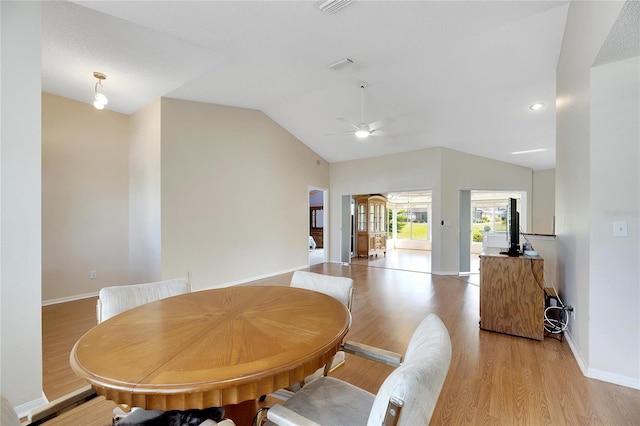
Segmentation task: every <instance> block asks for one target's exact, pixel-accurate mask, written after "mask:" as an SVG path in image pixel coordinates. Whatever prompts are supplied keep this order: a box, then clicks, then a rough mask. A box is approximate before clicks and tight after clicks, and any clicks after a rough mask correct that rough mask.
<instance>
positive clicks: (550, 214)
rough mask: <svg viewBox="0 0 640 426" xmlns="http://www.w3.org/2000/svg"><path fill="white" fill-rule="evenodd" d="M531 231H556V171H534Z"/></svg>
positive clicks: (545, 232)
mask: <svg viewBox="0 0 640 426" xmlns="http://www.w3.org/2000/svg"><path fill="white" fill-rule="evenodd" d="M531 212H532V214H531V228H530V229H531V231H530V232H531V233H534V234H549V235H552V234H553V233H554V229H553V228H554V220H555V215H556V171H555V169H551V170H536V171H534V172H533V194H532V196H531Z"/></svg>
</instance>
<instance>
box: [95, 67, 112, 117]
mask: <svg viewBox="0 0 640 426" xmlns="http://www.w3.org/2000/svg"><path fill="white" fill-rule="evenodd" d="M93 76H94V77H95V78H97V79H98V81H96V86H95V94H94V101H93V106H94V107H95V108H96V109H104V106H105V105H106V104H107V103H108V102H109V100H108V99H107V97H106V96H105V95H104V94H103V93H101V92H98V86H100V87H102V80H106V78H107V76H106V75H104V74H102V73H101V72H97V71H96V72H94V73H93Z"/></svg>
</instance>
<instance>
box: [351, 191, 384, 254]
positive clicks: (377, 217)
mask: <svg viewBox="0 0 640 426" xmlns="http://www.w3.org/2000/svg"><path fill="white" fill-rule="evenodd" d="M355 200H356V238H357V241H356V244H357V255H358V257H360V256H363V257H371V256H374V255H375V256H376V257H377V256H378V254H384V255H385V256H386V255H387V199H386V198H385V197H383V196H381V195H363V196H358V197H355Z"/></svg>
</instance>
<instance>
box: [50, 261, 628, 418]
mask: <svg viewBox="0 0 640 426" xmlns="http://www.w3.org/2000/svg"><path fill="white" fill-rule="evenodd" d="M378 263H380V262H378ZM309 270H311V271H313V272H319V273H325V274H329V275H342V276H349V277H352V278H353V279H354V281H355V289H354V301H353V310H352V312H353V324H352V327H351V329H350V331H349V334H348V335H347V339H348V340H355V341H358V342H362V343H366V344H369V345H373V346H378V347H381V348H384V349H388V350H392V351H396V352H400V353H404V352H405V349H406V346H407V343H408V341H409V339H410V337H411V334H412V333H413V330H414V329H415V327H416V326H417V325H418V323H419V322H420V321H421V320H422V318H424V317H425V316H426V315H427V314H428V313H431V312H435V313H436V314H438V315H439V316H440V317H441V318H442V320H443V322H444V323H445V324H446V326H447V328H448V330H449V333H450V335H451V341H452V348H453V356H452V360H451V367H450V369H449V374H448V376H447V379H446V381H445V384H444V387H443V390H442V393H441V394H440V398H439V400H438V405H437V406H436V409H435V412H434V414H433V418H432V420H431V424H432V425H467V424H477V425H494V424H495V425H515V424H529V425H639V424H640V391H637V390H633V389H629V388H625V387H621V386H616V385H612V384H609V383H605V382H601V381H597V380H593V379H587V378H585V377H584V376H583V375H582V373H581V371H580V369H579V367H578V365H577V363H576V361H575V359H574V357H573V355H572V353H571V351H570V349H569V346H568V344H567V343H566V342H561V341H558V340H556V339H553V338H546V339H545V340H544V341H542V342H539V341H535V340H528V339H524V338H520V337H512V336H507V335H503V334H498V333H493V332H489V331H483V330H480V329H479V327H478V321H479V315H478V306H479V289H478V286H477V285H474V284H470V283H469V281H473V279H474V278H469V277H457V276H436V275H431V274H428V273H421V272H411V271H403V270H393V269H386V268H384V267H380V266H379V265H378V264H376V267H369V266H367V264H366V263H363V262H359V263H358V264H353V265H351V266H342V265H338V264H327V263H325V264H319V265H313V266H311V267H310V268H309ZM290 278H291V274H284V275H280V276H277V277H272V278H267V279H263V280H258V281H255V282H253V283H251V284H254V285H256V284H257V285H288V283H289V281H290ZM94 307H95V299H87V300H83V301H78V302H70V303H65V304H60V305H54V306H47V307H44V308H43V322H44V324H43V330H44V336H43V351H44V353H43V357H44V366H45V368H44V371H45V378H44V391H45V394H46V395H47V397H48V398H49V399H54V398H56V397H58V396H61V395H63V394H64V393H66V392H68V391H69V389H73V388H74V386H76V387H80V386H82V385H84V383H83V382H82V381H80V380H78V379H76V378H75V376H74V375H73V372H71V370H70V368H69V367H68V356H69V351H70V350H71V347H72V346H73V343H75V341H76V340H77V339H78V338H79V337H80V336H81V335H82V333H84V331H86V330H88V329H89V328H91V327H92V326H93V325H95V323H96V320H95V310H94ZM390 371H391V368H390V367H386V366H382V365H379V364H376V363H373V362H371V361H367V360H363V359H360V358H357V357H355V356H352V355H349V354H348V355H347V362H346V364H345V366H344V367H342V368H340V369H338V370H337V371H336V372H335V373H334V374H333V375H334V376H335V377H338V378H340V379H343V380H346V381H348V382H350V383H353V384H355V385H356V386H359V387H362V388H364V389H366V390H368V391H370V392H373V393H375V392H376V391H377V389H378V388H379V386H380V384H381V383H382V382H383V381H384V379H385V377H386V376H387V375H388V374H389V372H390ZM112 408H113V403H112V402H110V401H105V400H103V399H102V398H98V399H95V400H93V401H91V402H90V403H86V404H84V405H83V406H81V407H78V408H75V409H73V410H71V411H70V412H68V413H65V414H64V415H63V416H61V417H58V418H56V419H54V420H51V421H49V422H47V423H45V424H46V425H49V426H53V425H107V424H110V419H111V410H112Z"/></svg>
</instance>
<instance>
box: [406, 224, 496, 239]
mask: <svg viewBox="0 0 640 426" xmlns="http://www.w3.org/2000/svg"><path fill="white" fill-rule="evenodd" d="M486 225H489V226H491V224H490V223H474V224H473V225H472V226H471V233H472V234H475V233H476V232H481V231H482V230H483V229H484V227H485V226H486ZM412 228H413V238H411V234H410V232H411V230H412ZM492 230H493V231H506V230H507V222H506V221H498V222H496V229H492ZM427 235H429V224H428V223H413V224H409V223H407V224H406V225H405V226H403V227H402V229H401V230H400V231H399V232H398V239H399V240H410V239H414V240H426V239H427Z"/></svg>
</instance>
